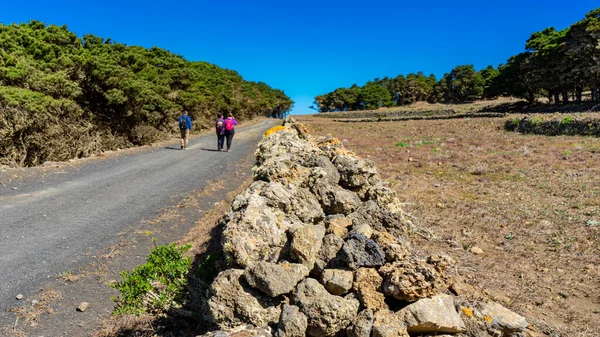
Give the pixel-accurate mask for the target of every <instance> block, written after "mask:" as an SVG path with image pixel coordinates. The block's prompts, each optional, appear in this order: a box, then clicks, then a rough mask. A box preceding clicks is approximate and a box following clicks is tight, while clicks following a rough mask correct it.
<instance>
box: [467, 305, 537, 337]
mask: <svg viewBox="0 0 600 337" xmlns="http://www.w3.org/2000/svg"><path fill="white" fill-rule="evenodd" d="M476 308H477V310H475V315H476V316H478V317H481V318H484V319H485V318H486V317H489V318H491V320H492V322H491V323H492V328H493V329H496V330H499V331H501V332H502V333H503V334H504V335H505V336H507V335H510V334H511V333H516V332H522V331H525V329H526V328H527V326H528V325H529V323H528V322H527V320H526V319H525V318H524V317H523V316H521V315H519V314H516V313H514V312H512V311H510V310H508V309H506V308H505V307H503V306H502V305H500V304H498V303H496V302H487V303H480V304H479V305H478V306H477V307H476Z"/></svg>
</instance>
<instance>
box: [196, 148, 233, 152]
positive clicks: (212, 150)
mask: <svg viewBox="0 0 600 337" xmlns="http://www.w3.org/2000/svg"><path fill="white" fill-rule="evenodd" d="M200 150H202V151H211V152H227V151H219V150H215V149H205V148H201V149H200Z"/></svg>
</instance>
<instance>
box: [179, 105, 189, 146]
mask: <svg viewBox="0 0 600 337" xmlns="http://www.w3.org/2000/svg"><path fill="white" fill-rule="evenodd" d="M178 123H179V131H180V132H181V149H182V150H185V149H187V147H188V140H189V138H190V129H191V128H192V119H191V118H190V116H188V112H187V111H185V110H184V111H183V116H180V117H179V120H178Z"/></svg>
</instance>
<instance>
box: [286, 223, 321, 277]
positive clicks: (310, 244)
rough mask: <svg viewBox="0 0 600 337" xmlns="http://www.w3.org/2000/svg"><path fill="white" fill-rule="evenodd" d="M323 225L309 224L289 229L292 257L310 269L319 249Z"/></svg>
mask: <svg viewBox="0 0 600 337" xmlns="http://www.w3.org/2000/svg"><path fill="white" fill-rule="evenodd" d="M324 236H325V227H323V226H322V225H309V226H300V227H298V228H294V229H293V230H292V231H291V237H292V240H291V245H290V250H291V253H292V258H293V259H295V260H296V261H298V262H300V263H301V264H303V265H305V266H307V267H308V268H309V269H312V268H313V266H314V264H315V260H316V259H317V255H318V254H319V252H320V250H321V245H322V243H323V237H324Z"/></svg>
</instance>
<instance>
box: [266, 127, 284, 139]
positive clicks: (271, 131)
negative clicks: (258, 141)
mask: <svg viewBox="0 0 600 337" xmlns="http://www.w3.org/2000/svg"><path fill="white" fill-rule="evenodd" d="M281 130H285V126H283V125H278V126H274V127H272V128H270V129H269V130H267V131H265V138H266V137H269V136H270V135H272V134H273V133H275V132H278V131H281Z"/></svg>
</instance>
